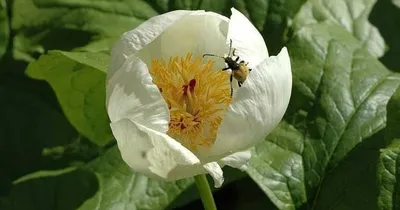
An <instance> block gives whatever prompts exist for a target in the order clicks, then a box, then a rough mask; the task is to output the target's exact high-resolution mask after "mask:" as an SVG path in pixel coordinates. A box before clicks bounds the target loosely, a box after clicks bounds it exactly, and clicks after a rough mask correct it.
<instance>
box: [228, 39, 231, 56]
mask: <svg viewBox="0 0 400 210" xmlns="http://www.w3.org/2000/svg"><path fill="white" fill-rule="evenodd" d="M229 40H230V42H229V53H228V56H231V50H232V39H229Z"/></svg>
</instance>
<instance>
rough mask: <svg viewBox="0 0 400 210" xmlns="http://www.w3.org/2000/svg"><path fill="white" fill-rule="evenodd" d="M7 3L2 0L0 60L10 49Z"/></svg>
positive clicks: (0, 6) (0, 4)
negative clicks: (8, 48)
mask: <svg viewBox="0 0 400 210" xmlns="http://www.w3.org/2000/svg"><path fill="white" fill-rule="evenodd" d="M8 19H9V18H8V12H7V2H6V0H0V60H1V57H3V55H4V53H5V52H6V50H7V47H8V39H9V35H10V27H9V22H8Z"/></svg>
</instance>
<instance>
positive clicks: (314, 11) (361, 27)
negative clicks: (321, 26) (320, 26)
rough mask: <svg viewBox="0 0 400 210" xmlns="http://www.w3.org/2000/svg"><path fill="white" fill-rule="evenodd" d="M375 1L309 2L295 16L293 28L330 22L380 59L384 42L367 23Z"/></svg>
mask: <svg viewBox="0 0 400 210" xmlns="http://www.w3.org/2000/svg"><path fill="white" fill-rule="evenodd" d="M375 1H376V0H357V1H354V0H336V1H331V0H309V1H307V3H306V4H304V5H303V7H302V8H301V10H300V11H299V13H298V14H297V15H296V18H295V20H294V26H295V27H296V28H301V27H303V26H304V25H307V24H315V23H320V22H324V21H326V20H330V21H332V22H335V23H337V24H339V25H340V26H342V27H343V28H344V29H346V30H347V31H348V32H350V33H352V34H353V35H354V37H356V38H357V39H358V40H360V42H361V44H362V46H363V47H364V48H365V49H366V50H367V51H368V52H370V53H371V55H373V56H374V57H381V56H382V55H383V54H384V52H385V42H384V40H383V38H382V37H381V35H380V34H379V31H378V30H377V29H376V28H375V27H374V26H372V25H371V24H370V23H369V22H368V16H369V14H370V12H371V9H372V7H373V6H374V4H375Z"/></svg>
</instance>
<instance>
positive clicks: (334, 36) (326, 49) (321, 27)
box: [248, 21, 400, 209]
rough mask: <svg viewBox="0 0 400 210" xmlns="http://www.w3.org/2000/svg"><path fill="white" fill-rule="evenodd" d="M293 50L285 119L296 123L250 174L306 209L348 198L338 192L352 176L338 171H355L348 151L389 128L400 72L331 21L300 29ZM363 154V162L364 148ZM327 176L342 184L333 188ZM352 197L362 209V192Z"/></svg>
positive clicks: (276, 195) (287, 202) (273, 141)
mask: <svg viewBox="0 0 400 210" xmlns="http://www.w3.org/2000/svg"><path fill="white" fill-rule="evenodd" d="M288 49H289V54H290V56H291V62H292V71H293V93H292V98H291V103H290V105H289V108H288V110H287V113H286V116H285V118H284V119H285V121H286V122H287V123H288V124H286V123H283V124H282V125H280V126H279V127H278V129H277V130H275V131H274V132H273V133H272V134H270V136H269V137H267V139H266V142H263V143H262V144H261V145H259V146H257V150H256V151H257V153H256V156H255V157H254V159H252V160H251V167H250V169H249V171H248V172H249V174H250V176H251V177H252V178H254V180H255V181H256V182H257V183H258V184H259V185H260V187H261V188H262V189H263V190H264V191H265V193H266V194H267V195H268V196H269V197H270V198H271V200H272V201H273V202H274V203H275V205H277V207H279V208H280V209H295V208H298V207H300V206H301V204H303V203H304V202H305V201H306V200H307V201H308V204H306V205H308V206H309V207H311V208H316V207H318V206H321V205H322V204H323V203H325V202H327V203H328V204H332V205H333V203H332V202H331V201H332V200H334V201H335V202H339V203H340V197H339V195H336V194H332V193H330V191H332V190H334V189H333V187H335V189H336V188H339V189H345V187H346V185H345V184H344V183H345V182H339V183H337V182H335V181H334V180H333V179H336V177H337V176H336V175H332V176H330V174H331V173H335V174H336V171H337V170H338V171H337V174H340V173H350V174H351V173H352V172H351V171H347V170H350V169H351V167H345V166H341V165H343V164H345V161H344V160H345V158H346V156H348V155H350V154H351V152H352V151H353V150H355V148H357V147H361V146H360V145H361V143H362V142H363V141H364V140H366V139H368V138H369V137H371V136H372V135H374V134H375V133H377V132H378V131H380V130H382V129H383V128H384V127H385V121H386V104H387V102H388V100H389V98H390V97H391V95H392V94H393V93H394V91H395V90H396V89H397V87H398V86H399V84H400V76H399V75H398V74H394V73H392V72H390V71H389V70H387V69H386V68H385V67H384V66H383V65H382V64H381V63H379V62H378V61H377V60H376V59H374V57H373V56H371V55H370V54H369V53H368V52H367V51H366V50H365V48H364V47H363V44H362V43H360V42H359V41H358V40H356V39H355V38H354V37H353V36H352V35H351V34H350V33H348V32H347V31H345V30H344V29H343V28H341V27H339V26H338V25H337V24H336V23H332V22H329V21H325V22H323V23H319V24H309V25H306V26H304V27H302V28H301V29H299V30H298V31H296V32H295V36H294V38H293V39H292V40H291V41H290V42H289V45H288ZM381 147H383V146H381ZM378 149H379V147H378V146H377V147H376V148H375V150H376V151H378ZM268 153H271V154H268ZM359 154H360V155H355V159H354V161H355V162H357V161H359V159H360V158H361V157H362V154H363V153H362V152H360V153H359ZM376 154H377V153H376ZM338 166H339V167H342V169H343V168H344V169H343V171H340V170H342V169H338ZM266 168H271V169H272V170H267V169H266ZM360 170H363V169H362V167H360ZM354 173H355V172H354ZM349 176H350V175H349ZM327 182H333V183H336V185H328V186H329V187H327V186H325V185H324V183H327ZM351 196H353V197H351V198H352V199H354V200H353V202H352V203H346V205H350V206H352V209H358V208H357V207H361V206H362V205H361V204H362V201H361V200H360V199H361V198H360V197H357V196H356V195H355V194H354V195H351ZM326 197H330V201H329V202H328V201H327V200H326V199H325V198H326ZM335 199H336V200H335ZM357 203H360V205H359V206H358V204H357ZM322 206H323V205H322ZM328 206H329V205H328ZM342 206H345V205H344V204H343V205H342ZM316 209H319V208H316ZM322 209H324V208H322ZM339 209H340V208H339Z"/></svg>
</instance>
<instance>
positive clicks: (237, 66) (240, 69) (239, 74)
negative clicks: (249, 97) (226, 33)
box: [203, 39, 251, 96]
mask: <svg viewBox="0 0 400 210" xmlns="http://www.w3.org/2000/svg"><path fill="white" fill-rule="evenodd" d="M235 51H236V49H234V48H233V51H232V39H231V40H230V44H229V53H228V55H227V56H225V57H223V56H218V55H214V54H204V55H203V58H204V57H205V56H214V57H219V58H222V59H224V61H225V63H226V65H227V67H226V68H223V69H222V71H226V70H228V69H230V70H232V73H231V76H230V82H231V96H232V94H233V88H232V80H233V78H235V79H236V80H237V81H238V85H239V87H241V86H242V85H243V83H244V81H245V80H246V78H247V76H248V75H249V72H250V71H251V69H250V68H248V67H247V65H248V64H249V63H248V62H245V61H244V60H242V61H240V62H239V59H240V57H239V56H237V57H236V59H234V58H233V56H236V55H235ZM231 52H232V55H231Z"/></svg>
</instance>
